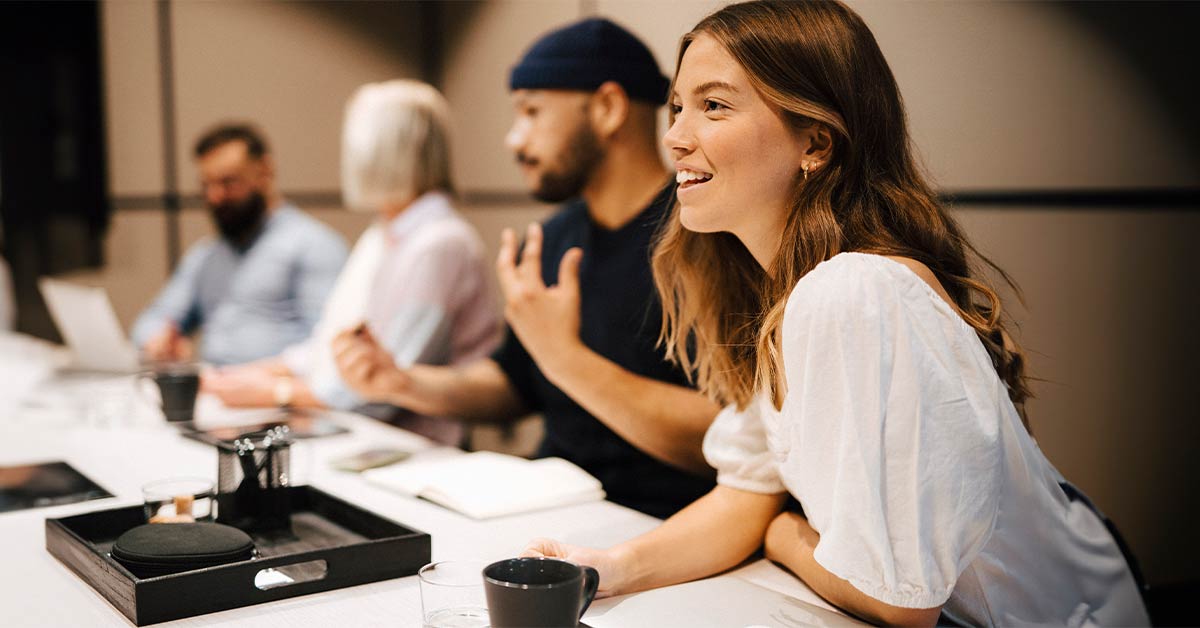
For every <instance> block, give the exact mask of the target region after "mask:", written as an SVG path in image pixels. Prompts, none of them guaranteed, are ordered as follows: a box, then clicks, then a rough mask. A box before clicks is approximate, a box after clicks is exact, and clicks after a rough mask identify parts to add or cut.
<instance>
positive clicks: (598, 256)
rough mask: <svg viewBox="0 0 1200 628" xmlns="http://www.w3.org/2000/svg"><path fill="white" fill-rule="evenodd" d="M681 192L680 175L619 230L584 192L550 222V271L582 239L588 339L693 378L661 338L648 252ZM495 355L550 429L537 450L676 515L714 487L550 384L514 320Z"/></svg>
mask: <svg viewBox="0 0 1200 628" xmlns="http://www.w3.org/2000/svg"><path fill="white" fill-rule="evenodd" d="M673 192H674V186H673V185H669V186H667V187H666V188H664V189H663V191H662V192H661V193H659V194H658V196H656V197H655V199H654V200H653V201H651V202H650V205H648V206H647V207H646V208H645V209H644V210H642V212H641V213H640V214H638V215H637V217H635V218H634V219H633V220H630V221H629V222H628V223H626V224H625V225H624V226H622V227H621V228H619V229H617V230H615V231H610V230H608V229H605V228H603V227H601V226H599V225H597V224H596V223H594V222H593V221H592V219H591V217H590V216H589V215H588V211H587V204H586V203H585V202H584V201H583V200H576V201H572V202H570V203H567V204H566V205H565V206H564V207H563V208H562V210H560V211H559V212H558V213H557V214H555V215H554V216H552V217H551V218H550V219H549V220H547V221H546V223H545V224H544V225H543V226H542V231H543V233H544V239H543V244H542V279H543V280H544V281H545V282H546V284H547V285H551V284H555V283H558V265H559V262H560V261H561V260H562V256H563V254H564V253H566V252H567V250H568V249H570V248H571V247H574V246H578V247H580V248H582V249H583V261H582V263H581V265H580V269H579V292H580V331H579V335H580V338H581V339H582V340H583V343H584V344H585V345H587V346H588V348H590V349H591V350H593V351H595V352H596V353H598V354H600V355H601V356H604V357H605V358H607V359H608V360H610V361H612V362H614V363H616V364H617V365H618V366H620V367H621V368H624V369H625V370H627V371H629V372H631V373H634V374H636V375H641V376H643V377H649V378H651V379H656V380H659V381H663V382H667V383H671V384H678V385H681V386H687V385H688V384H687V379H686V377H685V375H684V373H683V371H681V370H680V369H679V368H678V367H676V366H674V365H672V364H671V363H669V362H667V361H666V359H665V358H664V357H663V352H662V350H661V349H656V348H655V344H656V342H657V340H658V332H659V328H660V326H661V324H662V306H661V305H660V304H659V301H658V294H657V292H655V290H654V280H653V279H652V277H651V273H650V253H651V247H652V246H653V243H654V236H655V233H656V232H657V231H658V227H659V225H660V224H661V223H662V221H663V220H664V219H665V218H666V215H667V209H668V208H669V207H670V200H671V198H672V193H673ZM492 359H494V360H495V361H496V363H497V364H499V365H500V368H501V369H502V370H503V371H504V373H505V374H506V375H507V376H508V380H509V382H510V383H511V384H512V386H513V388H514V389H515V390H516V391H517V394H518V396H520V398H521V399H522V400H523V401H524V402H525V404H526V405H527V406H528V407H529V408H530V409H532V410H535V411H540V412H541V413H542V415H543V416H544V417H545V420H546V437H545V439H544V440H543V441H542V444H541V447H540V448H539V449H538V457H547V456H558V457H561V458H564V459H566V460H570V461H571V462H573V463H575V464H577V465H579V466H580V467H583V468H584V469H585V470H586V471H587V472H588V473H591V474H592V475H594V476H595V477H596V478H598V479H599V480H600V482H601V483H602V484H603V485H604V490H605V492H607V493H608V498H609V499H610V500H612V501H614V502H616V503H618V504H621V505H623V506H628V507H630V508H633V509H635V510H640V511H641V512H644V513H646V514H649V515H653V516H655V517H668V516H670V515H672V514H674V513H675V512H676V511H678V510H679V509H681V508H683V507H684V506H686V505H688V504H690V503H692V502H693V501H695V500H696V499H697V498H699V497H700V496H702V495H704V494H705V493H707V492H708V491H709V490H711V489H712V487H713V481H712V480H710V479H704V478H701V477H699V476H696V475H693V474H691V473H688V472H686V471H682V470H679V469H677V468H675V467H672V466H670V465H667V464H665V463H663V462H659V461H658V460H656V459H654V458H652V457H651V456H650V455H649V454H646V453H644V452H642V451H641V450H639V449H637V448H636V447H634V446H633V445H630V444H629V443H628V442H626V441H625V440H624V439H623V438H621V437H620V436H618V435H617V434H615V433H614V432H613V431H612V430H610V429H609V428H608V427H607V426H605V425H604V424H603V423H601V422H600V421H599V420H598V419H596V418H595V417H593V416H592V415H591V414H589V413H588V411H587V410H584V409H583V408H582V407H580V406H579V404H577V403H575V401H574V400H572V399H571V398H570V397H568V396H567V395H566V394H565V393H564V392H563V391H561V390H559V389H558V388H557V387H556V386H554V384H551V383H550V381H549V380H547V379H546V377H545V376H544V375H543V374H542V372H541V370H540V369H538V367H537V365H536V364H535V363H534V361H533V359H532V358H531V357H530V356H529V354H528V353H527V352H526V351H525V347H523V346H522V345H521V342H520V341H519V340H517V337H516V335H515V334H513V331H512V328H508V329H506V330H505V338H504V344H502V345H501V346H500V348H499V349H498V350H497V351H496V353H495V354H494V355H493V356H492ZM614 394H616V391H614ZM647 420H649V419H647Z"/></svg>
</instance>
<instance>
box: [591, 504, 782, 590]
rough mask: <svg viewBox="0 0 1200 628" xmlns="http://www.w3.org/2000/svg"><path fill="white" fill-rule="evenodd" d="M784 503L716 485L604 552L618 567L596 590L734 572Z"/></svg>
mask: <svg viewBox="0 0 1200 628" xmlns="http://www.w3.org/2000/svg"><path fill="white" fill-rule="evenodd" d="M784 498H785V496H784V495H782V494H777V495H764V494H760V493H750V492H747V491H740V490H737V489H733V488H729V487H725V486H717V487H716V488H714V489H713V490H712V491H711V492H709V493H708V494H707V495H705V496H704V497H701V498H700V499H698V500H696V501H695V502H694V503H692V505H690V506H688V507H687V508H684V509H683V510H681V511H679V512H678V513H676V514H675V515H674V516H672V517H671V518H670V519H667V520H666V521H665V522H663V524H662V525H660V526H659V527H657V528H655V529H654V530H651V531H650V532H648V533H646V534H644V535H642V536H640V537H637V538H635V539H633V540H631V541H628V542H626V543H622V544H621V545H617V546H615V547H613V548H611V549H609V550H607V553H608V554H609V556H610V557H612V559H613V561H614V564H616V565H618V568H617V569H616V570H615V572H616V573H614V574H612V576H613V578H614V581H613V582H611V583H608V586H605V583H601V584H602V587H604V588H607V589H608V590H609V591H610V592H612V593H613V594H620V593H631V592H634V591H642V590H645V589H652V588H655V587H661V586H666V585H670V584H677V583H680V582H687V581H689V580H695V579H697V578H703V577H706V576H710V575H713V574H715V573H720V572H722V571H725V570H727V569H730V568H732V567H735V566H736V565H738V564H739V563H741V562H742V561H744V560H746V558H748V557H749V556H750V555H751V554H753V553H754V552H755V551H756V550H758V548H759V547H761V546H762V542H763V536H764V534H765V533H766V530H767V526H768V524H770V522H771V519H772V518H773V517H774V516H775V514H776V513H778V512H779V509H780V508H782V506H783V500H784ZM602 578H603V576H602Z"/></svg>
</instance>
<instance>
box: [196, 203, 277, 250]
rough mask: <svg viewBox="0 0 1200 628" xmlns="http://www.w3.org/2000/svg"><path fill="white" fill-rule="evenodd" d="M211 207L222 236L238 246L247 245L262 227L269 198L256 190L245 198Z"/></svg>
mask: <svg viewBox="0 0 1200 628" xmlns="http://www.w3.org/2000/svg"><path fill="white" fill-rule="evenodd" d="M210 209H211V210H212V217H213V223H214V224H216V226H217V231H219V232H221V237H223V238H225V239H226V240H228V241H229V242H230V243H232V244H234V245H236V246H238V247H245V246H247V245H249V244H250V242H252V241H253V240H254V237H255V236H256V235H258V230H259V229H260V228H261V227H262V223H263V216H265V215H266V213H267V200H266V199H265V198H263V195H262V193H261V192H254V193H253V194H251V195H250V196H248V197H246V199H245V200H242V201H225V202H224V203H221V204H219V205H213V206H212V207H211V208H210Z"/></svg>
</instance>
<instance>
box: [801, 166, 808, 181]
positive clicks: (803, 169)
mask: <svg viewBox="0 0 1200 628" xmlns="http://www.w3.org/2000/svg"><path fill="white" fill-rule="evenodd" d="M800 170H801V171H803V172H804V180H805V181H808V164H801V165H800Z"/></svg>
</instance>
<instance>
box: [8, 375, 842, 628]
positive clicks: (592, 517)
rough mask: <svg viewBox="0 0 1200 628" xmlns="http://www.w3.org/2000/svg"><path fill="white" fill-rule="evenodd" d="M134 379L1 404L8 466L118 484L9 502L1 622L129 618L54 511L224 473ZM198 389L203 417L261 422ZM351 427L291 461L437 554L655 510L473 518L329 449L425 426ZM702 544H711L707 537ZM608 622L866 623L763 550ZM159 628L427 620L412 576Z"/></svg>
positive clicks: (592, 539)
mask: <svg viewBox="0 0 1200 628" xmlns="http://www.w3.org/2000/svg"><path fill="white" fill-rule="evenodd" d="M135 390H136V385H135V382H134V381H133V380H132V379H131V378H117V377H96V376H92V377H85V378H81V377H71V378H61V377H60V378H57V379H55V380H51V381H49V382H46V383H43V384H42V385H41V387H40V388H39V389H38V390H37V391H35V394H33V395H31V396H30V397H29V398H28V399H27V400H26V402H25V403H24V404H23V405H21V406H19V407H18V408H17V409H16V410H11V409H10V410H9V411H7V412H6V413H5V415H4V416H0V466H8V465H17V464H29V463H37V462H48V461H53V460H63V461H66V462H68V463H69V464H71V465H72V466H73V467H75V468H76V469H77V470H79V471H80V472H82V473H83V474H84V475H86V476H88V477H89V478H90V479H92V480H93V481H95V482H97V483H98V484H100V485H101V486H102V487H104V488H105V489H107V490H108V491H109V492H111V493H113V494H114V495H115V497H113V498H109V499H103V500H93V501H88V502H82V503H76V504H70V505H63V506H54V507H48V508H37V509H30V510H22V511H15V512H8V513H0V557H3V558H2V560H0V564H2V565H3V568H0V626H5V627H16V626H119V627H127V626H131V625H132V623H131V622H130V621H129V620H128V619H126V618H125V616H124V615H122V614H121V613H120V612H118V611H117V610H116V609H115V608H114V607H112V606H111V605H109V603H108V602H107V601H106V600H105V599H104V598H102V597H101V596H100V595H99V594H97V593H96V592H95V591H94V590H92V588H91V587H90V586H89V585H88V584H87V583H86V582H84V581H83V580H81V579H80V578H79V577H77V576H76V575H75V574H74V573H73V572H72V571H70V570H69V569H68V568H67V567H65V566H64V565H63V564H61V563H59V562H58V560H57V559H55V558H54V557H53V556H51V555H50V554H49V553H48V552H47V551H46V549H45V533H44V525H45V519H46V518H48V517H64V516H69V515H73V514H78V513H83V512H89V511H95V510H105V509H110V508H116V507H119V506H129V505H137V504H140V503H141V486H142V484H144V483H146V482H149V481H152V480H156V479H162V478H168V477H177V476H200V477H207V478H210V479H212V480H215V479H216V478H215V475H216V452H215V449H214V448H212V447H210V446H208V445H204V444H201V443H198V442H195V441H192V440H189V439H185V438H183V437H182V436H180V435H179V434H178V432H177V431H176V430H175V429H174V428H173V427H171V426H169V425H167V424H166V423H165V421H163V419H162V417H161V414H159V413H158V412H157V411H156V410H154V409H153V408H152V407H151V406H150V405H149V404H148V403H146V402H145V401H143V400H142V399H141V398H140V396H139V395H138V394H137V393H136V392H135ZM255 412H256V411H233V410H228V409H225V408H223V407H222V406H221V405H220V403H219V402H217V401H216V400H214V399H210V398H205V397H203V396H202V397H201V400H200V403H199V404H198V410H197V415H198V421H199V422H201V423H202V424H207V425H216V424H227V423H236V422H252V420H253V419H255V418H262V417H263V415H262V414H261V413H259V414H257V416H256V414H255ZM329 417H330V419H331V420H334V421H336V422H337V423H339V424H340V425H342V426H344V427H347V428H350V430H351V432H350V433H348V434H343V435H337V436H329V437H323V438H317V439H310V440H304V441H299V442H298V444H297V445H296V446H295V448H294V452H293V460H292V465H293V468H292V471H293V475H295V476H297V479H298V480H299V481H300V482H299V483H308V484H312V485H313V486H316V487H318V488H320V489H321V490H323V491H325V492H327V493H330V494H333V495H336V496H338V497H340V498H342V499H345V500H347V501H349V502H351V503H354V504H356V505H359V506H361V507H363V508H365V509H367V510H371V511H373V512H375V513H378V514H380V515H382V516H384V517H388V518H390V519H393V520H395V521H397V522H399V523H401V524H403V525H406V526H409V527H412V528H415V529H418V530H422V531H424V532H428V533H429V534H430V535H431V537H432V540H433V560H435V561H440V560H478V561H485V562H490V561H493V560H499V559H502V558H507V557H511V556H514V555H516V554H517V553H518V552H519V551H520V550H521V548H522V547H524V545H525V543H526V542H527V541H528V540H529V539H531V538H534V537H539V536H545V537H552V538H558V539H561V540H564V541H567V542H571V543H579V544H586V545H590V546H595V547H606V546H609V545H611V544H614V543H617V542H620V541H623V540H625V539H628V538H630V537H633V536H636V535H638V534H640V533H643V532H645V531H647V530H649V529H651V528H653V527H654V526H655V525H657V523H658V521H657V520H656V519H654V518H652V517H648V516H646V515H643V514H641V513H638V512H636V511H633V510H630V509H627V508H624V507H622V506H618V505H616V504H613V503H611V502H593V503H590V504H582V505H577V506H570V507H565V508H558V509H553V510H546V511H541V512H536V513H529V514H524V515H517V516H510V517H501V518H496V519H490V520H485V521H476V520H472V519H469V518H467V517H464V516H462V515H459V514H457V513H455V512H452V511H449V510H446V509H444V508H441V507H440V506H437V505H434V504H432V503H429V502H426V501H424V500H419V499H413V498H409V497H405V496H402V495H398V494H395V493H392V492H389V491H386V490H384V489H380V488H377V487H374V486H372V485H370V484H368V483H366V482H365V481H364V480H363V479H362V478H361V477H359V476H357V475H355V474H351V473H344V472H340V471H336V470H333V469H331V468H330V466H329V464H328V463H329V461H330V460H331V459H333V458H336V457H339V456H344V455H348V454H352V453H356V452H358V451H361V450H363V449H364V448H367V447H381V446H392V447H400V448H405V449H411V450H414V451H418V453H417V454H416V455H417V456H418V457H419V456H432V455H456V454H455V452H451V451H447V450H445V449H444V448H443V449H437V448H435V447H434V446H433V445H432V444H431V443H430V442H429V441H427V440H425V439H424V438H422V437H420V436H417V435H415V434H412V433H409V432H405V431H403V430H399V429H396V428H393V427H391V426H388V425H385V424H382V423H380V422H377V421H375V420H373V419H369V418H367V417H363V416H359V415H356V414H351V413H330V414H329ZM697 551H703V548H697ZM584 622H586V623H587V624H589V625H590V626H592V627H593V628H604V627H606V626H664V627H666V626H681V627H682V626H687V627H689V628H698V627H703V626H713V627H718V626H720V627H725V626H811V625H859V622H856V621H854V620H852V619H850V618H848V617H846V616H844V615H842V614H841V613H839V612H836V611H834V610H832V608H831V607H830V606H829V605H828V604H826V603H825V602H824V601H822V600H821V599H820V598H818V597H817V596H816V595H815V594H813V593H812V591H811V590H809V589H808V588H807V587H805V586H804V585H803V584H802V583H800V582H799V581H798V580H796V579H795V578H794V577H792V576H790V575H789V574H787V573H786V572H784V571H783V570H781V569H779V568H778V567H776V566H774V565H773V564H771V563H769V562H767V561H764V560H758V561H755V562H752V563H750V564H747V565H744V566H742V567H740V568H738V569H736V570H734V571H732V572H729V573H726V574H723V575H721V576H718V577H715V578H710V579H708V580H703V581H699V582H695V583H689V584H685V585H679V586H676V587H667V588H664V589H659V590H657V591H652V592H645V593H640V594H633V595H628V596H620V597H616V598H609V599H604V600H597V601H596V602H594V603H593V604H592V606H591V608H590V609H589V610H588V612H587V614H586V615H585V616H584ZM158 625H162V626H168V625H170V626H255V627H258V626H263V625H272V626H325V625H339V626H420V625H421V602H420V592H419V589H418V582H417V578H416V577H415V576H410V577H406V578H398V579H393V580H387V581H383V582H376V583H372V584H367V585H362V586H356V587H349V588H344V589H339V590H335V591H328V592H324V593H317V594H312V595H306V596H299V597H294V598H289V599H286V600H280V601H276V602H269V603H265V604H259V605H256V606H248V607H243V608H236V609H231V610H227V611H222V612H218V613H211V614H207V615H200V616H196V617H191V618H187V619H182V620H177V621H174V622H169V623H164V624H158Z"/></svg>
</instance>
